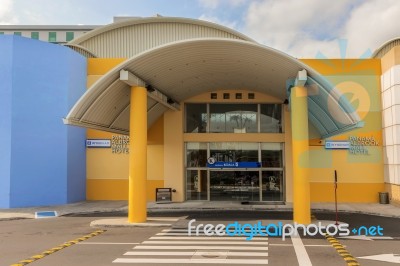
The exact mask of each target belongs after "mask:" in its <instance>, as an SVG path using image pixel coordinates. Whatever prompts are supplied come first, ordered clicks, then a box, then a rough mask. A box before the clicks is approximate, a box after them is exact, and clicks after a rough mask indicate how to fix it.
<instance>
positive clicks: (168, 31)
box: [79, 22, 242, 58]
mask: <svg viewBox="0 0 400 266" xmlns="http://www.w3.org/2000/svg"><path fill="white" fill-rule="evenodd" d="M206 37H218V38H229V39H242V38H240V37H238V36H236V35H234V34H232V33H229V32H226V31H222V30H219V29H215V28H211V27H206V26H203V25H195V24H185V23H176V22H175V23H168V22H162V23H146V24H136V25H130V26H125V27H121V28H117V29H113V30H110V31H106V32H104V33H101V34H99V35H96V36H94V37H92V38H90V39H88V40H85V41H83V42H82V43H80V44H79V45H80V46H83V47H85V48H86V49H88V50H89V51H91V52H93V53H94V54H96V55H97V56H98V57H103V58H121V57H122V58H129V57H132V56H134V55H136V54H139V53H141V52H143V51H146V50H148V49H151V48H153V47H156V46H160V45H162V44H166V43H169V42H174V41H179V40H185V39H193V38H206Z"/></svg>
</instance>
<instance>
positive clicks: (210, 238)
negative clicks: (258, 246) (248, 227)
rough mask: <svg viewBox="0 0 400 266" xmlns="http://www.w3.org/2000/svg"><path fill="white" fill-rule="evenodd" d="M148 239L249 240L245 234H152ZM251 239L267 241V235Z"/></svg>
mask: <svg viewBox="0 0 400 266" xmlns="http://www.w3.org/2000/svg"><path fill="white" fill-rule="evenodd" d="M150 239H159V240H161V239H168V240H185V239H188V240H194V239H196V240H200V241H202V240H245V242H249V240H246V239H247V237H245V236H236V237H232V236H153V237H150ZM251 241H256V242H263V241H268V237H253V238H252V239H251Z"/></svg>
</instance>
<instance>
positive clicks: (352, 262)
mask: <svg viewBox="0 0 400 266" xmlns="http://www.w3.org/2000/svg"><path fill="white" fill-rule="evenodd" d="M325 238H326V239H327V240H328V241H329V243H330V244H331V245H332V247H334V248H335V249H336V251H337V253H339V255H340V256H342V258H343V259H344V261H345V262H346V264H347V266H359V265H360V264H359V263H358V261H357V260H356V259H355V258H354V257H353V256H352V255H351V254H350V253H349V252H348V251H347V250H346V249H345V247H344V246H343V245H342V244H340V242H339V241H338V240H337V239H336V238H334V237H333V236H331V235H328V234H325Z"/></svg>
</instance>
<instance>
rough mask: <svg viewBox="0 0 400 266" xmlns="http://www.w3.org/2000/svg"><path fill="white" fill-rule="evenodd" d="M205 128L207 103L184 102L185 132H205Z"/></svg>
mask: <svg viewBox="0 0 400 266" xmlns="http://www.w3.org/2000/svg"><path fill="white" fill-rule="evenodd" d="M206 130H207V105H206V104H186V131H185V132H186V133H205V132H206Z"/></svg>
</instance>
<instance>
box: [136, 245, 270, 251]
mask: <svg viewBox="0 0 400 266" xmlns="http://www.w3.org/2000/svg"><path fill="white" fill-rule="evenodd" d="M133 249H152V250H153V249H194V250H196V249H206V250H207V249H213V250H217V249H218V250H233V249H234V250H268V247H267V246H265V247H248V246H241V247H236V246H212V247H210V246H171V245H169V246H135V247H134V248H133Z"/></svg>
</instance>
